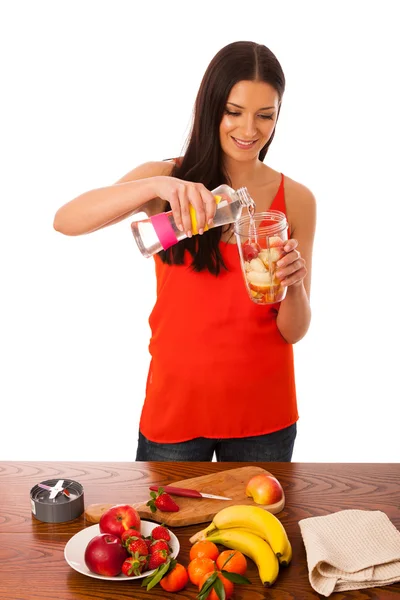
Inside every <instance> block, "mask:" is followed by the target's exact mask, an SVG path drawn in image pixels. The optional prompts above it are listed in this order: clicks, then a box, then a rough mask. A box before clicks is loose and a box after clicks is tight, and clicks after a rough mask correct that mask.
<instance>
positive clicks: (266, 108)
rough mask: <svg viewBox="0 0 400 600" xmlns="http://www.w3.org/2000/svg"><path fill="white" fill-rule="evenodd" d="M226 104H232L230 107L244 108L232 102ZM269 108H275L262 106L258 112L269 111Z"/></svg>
mask: <svg viewBox="0 0 400 600" xmlns="http://www.w3.org/2000/svg"><path fill="white" fill-rule="evenodd" d="M227 104H232V106H236V108H244V106H240V104H235V103H234V102H227ZM271 108H275V106H263V107H262V108H259V109H258V110H270V109H271Z"/></svg>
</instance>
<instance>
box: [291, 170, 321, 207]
mask: <svg viewBox="0 0 400 600" xmlns="http://www.w3.org/2000/svg"><path fill="white" fill-rule="evenodd" d="M285 197H286V203H287V204H288V205H289V207H290V209H291V210H294V211H295V212H296V211H297V210H301V211H303V210H305V209H306V210H307V209H309V210H313V209H314V210H315V206H316V200H315V196H314V194H313V193H312V191H311V190H310V189H309V188H308V187H307V186H305V185H303V184H302V183H299V182H298V181H295V180H294V179H291V178H290V177H287V176H286V175H285Z"/></svg>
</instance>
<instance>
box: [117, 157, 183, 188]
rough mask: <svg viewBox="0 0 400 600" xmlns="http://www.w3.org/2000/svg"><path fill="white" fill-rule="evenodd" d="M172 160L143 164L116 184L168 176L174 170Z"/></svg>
mask: <svg viewBox="0 0 400 600" xmlns="http://www.w3.org/2000/svg"><path fill="white" fill-rule="evenodd" d="M174 164H175V163H174V161H173V160H163V161H150V162H145V163H143V164H141V165H139V166H137V167H135V168H134V169H132V171H129V173H127V174H126V175H124V176H123V177H121V179H119V180H118V181H116V183H126V182H128V181H136V180H137V179H146V178H147V177H157V176H160V175H162V176H169V175H171V173H172V169H173V168H174Z"/></svg>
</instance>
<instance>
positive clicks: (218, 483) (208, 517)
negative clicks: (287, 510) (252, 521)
mask: <svg viewBox="0 0 400 600" xmlns="http://www.w3.org/2000/svg"><path fill="white" fill-rule="evenodd" d="M260 473H268V474H269V475H271V473H270V472H269V471H266V470H265V469H262V468H261V467H239V468H238V469H229V470H227V471H220V472H219V473H212V474H210V475H202V476H201V477H193V478H192V479H184V480H182V481H174V482H169V485H173V486H175V487H182V488H191V489H195V490H198V491H199V492H204V493H209V494H216V495H218V496H227V497H229V498H232V500H209V499H207V498H184V497H182V496H173V498H174V500H175V502H176V503H177V504H178V506H179V511H178V512H161V511H159V510H157V511H156V512H155V513H152V512H151V510H150V508H149V507H148V506H146V503H145V502H144V503H136V504H132V506H134V507H135V508H136V510H137V511H138V513H139V515H140V518H141V519H145V520H149V521H155V522H156V523H165V524H166V525H168V526H169V527H183V526H185V525H194V524H196V523H205V522H207V521H212V519H213V517H214V515H215V514H216V513H217V512H218V511H220V510H221V509H222V508H225V507H227V506H232V505H234V504H249V505H251V506H260V507H261V508H264V509H266V510H268V511H269V512H271V513H273V514H276V513H278V512H280V511H281V510H283V507H284V506H285V496H283V498H282V500H281V501H280V502H277V503H276V504H269V505H261V504H256V503H255V502H254V500H253V499H252V498H248V497H247V496H246V493H245V490H246V485H247V482H248V481H249V479H250V478H251V477H253V476H254V475H259V474H260ZM160 487H161V486H160ZM149 499H150V490H149ZM111 506H113V505H112V504H91V505H89V506H88V507H87V508H86V510H85V518H86V521H87V522H88V523H98V522H99V521H100V517H101V515H102V514H103V512H104V511H106V510H108V509H109V508H111Z"/></svg>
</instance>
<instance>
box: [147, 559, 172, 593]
mask: <svg viewBox="0 0 400 600" xmlns="http://www.w3.org/2000/svg"><path fill="white" fill-rule="evenodd" d="M171 562H172V561H170V560H168V561H167V562H166V563H164V564H163V565H160V566H159V567H157V569H156V570H155V571H154V573H152V574H151V575H149V576H148V577H146V578H145V579H144V580H143V582H142V587H144V586H147V587H146V590H147V591H149V590H151V588H153V587H154V586H155V585H157V583H159V581H161V579H162V578H163V577H164V575H166V574H167V573H168V571H169V568H170V566H171Z"/></svg>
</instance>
